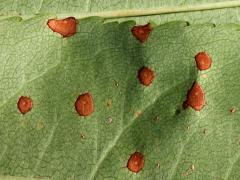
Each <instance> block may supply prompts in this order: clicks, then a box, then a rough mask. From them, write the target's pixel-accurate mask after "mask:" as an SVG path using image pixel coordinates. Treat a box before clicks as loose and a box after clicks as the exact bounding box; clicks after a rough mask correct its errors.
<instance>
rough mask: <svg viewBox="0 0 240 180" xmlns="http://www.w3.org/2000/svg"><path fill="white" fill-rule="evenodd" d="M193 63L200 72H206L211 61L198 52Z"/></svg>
mask: <svg viewBox="0 0 240 180" xmlns="http://www.w3.org/2000/svg"><path fill="white" fill-rule="evenodd" d="M195 61H196V65H197V68H198V69H199V70H200V71H202V70H207V69H209V68H210V67H211V65H212V59H211V57H210V56H209V55H208V54H207V53H206V52H200V53H198V54H197V55H196V56H195Z"/></svg>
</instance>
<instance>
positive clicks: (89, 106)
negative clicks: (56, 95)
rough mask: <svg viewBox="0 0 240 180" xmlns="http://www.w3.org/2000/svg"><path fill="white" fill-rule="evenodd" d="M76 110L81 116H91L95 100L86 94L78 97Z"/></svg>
mask: <svg viewBox="0 0 240 180" xmlns="http://www.w3.org/2000/svg"><path fill="white" fill-rule="evenodd" d="M75 109H76V111H77V112H78V114H79V115H80V116H89V115H91V114H92V113H93V111H94V104H93V98H92V96H91V94H89V93H85V94H81V95H79V96H78V98H77V100H76V102H75Z"/></svg>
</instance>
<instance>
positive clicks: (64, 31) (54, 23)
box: [47, 17, 77, 37]
mask: <svg viewBox="0 0 240 180" xmlns="http://www.w3.org/2000/svg"><path fill="white" fill-rule="evenodd" d="M47 25H48V27H49V28H50V29H51V30H52V31H53V32H57V33H59V34H61V35H62V36H63V37H70V36H73V35H74V34H75V33H76V31H77V20H76V19H75V18H74V17H68V18H66V19H49V20H48V22H47Z"/></svg>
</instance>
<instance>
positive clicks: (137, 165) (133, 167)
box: [127, 152, 144, 173]
mask: <svg viewBox="0 0 240 180" xmlns="http://www.w3.org/2000/svg"><path fill="white" fill-rule="evenodd" d="M143 167H144V156H143V154H142V153H140V152H134V153H133V154H132V155H131V156H130V158H129V159H128V163H127V168H128V170H129V171H132V172H134V173H138V172H139V171H141V170H142V168H143Z"/></svg>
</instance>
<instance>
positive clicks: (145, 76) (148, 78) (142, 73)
mask: <svg viewBox="0 0 240 180" xmlns="http://www.w3.org/2000/svg"><path fill="white" fill-rule="evenodd" d="M138 79H139V81H140V83H141V84H142V85H144V86H149V85H150V84H151V83H152V82H153V79H154V72H153V71H152V70H151V69H150V68H148V67H142V68H141V69H140V70H139V71H138Z"/></svg>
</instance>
